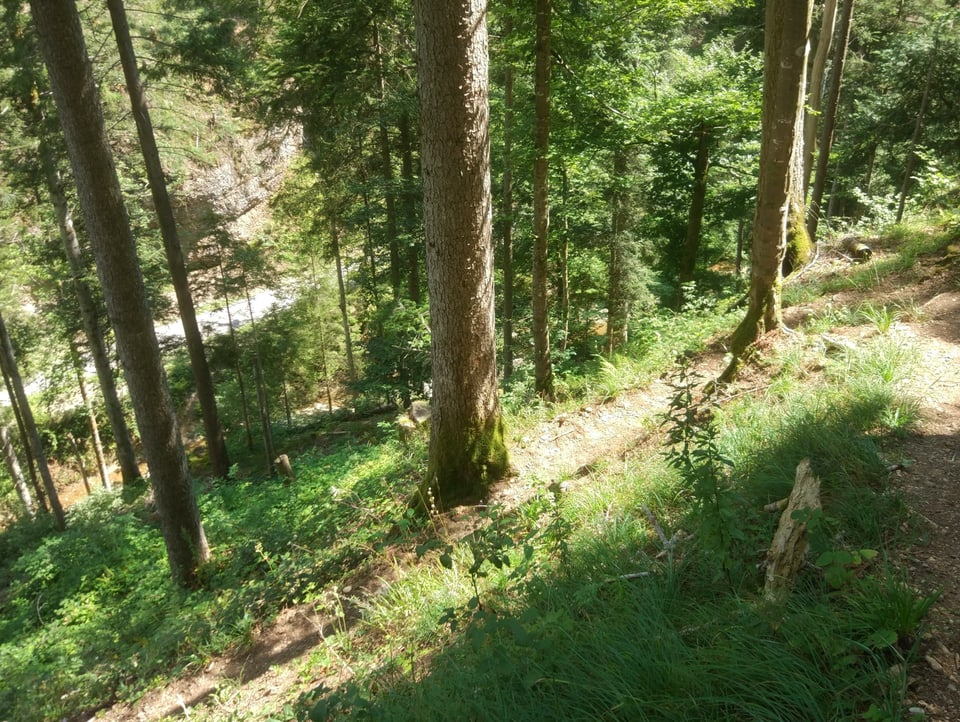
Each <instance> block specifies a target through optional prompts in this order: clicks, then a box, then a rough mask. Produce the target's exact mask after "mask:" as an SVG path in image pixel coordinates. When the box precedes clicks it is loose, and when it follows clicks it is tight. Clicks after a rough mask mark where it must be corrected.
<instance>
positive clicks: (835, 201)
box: [0, 0, 960, 584]
mask: <svg viewBox="0 0 960 722" xmlns="http://www.w3.org/2000/svg"><path fill="white" fill-rule="evenodd" d="M106 5H107V6H106V7H101V6H100V4H97V3H93V4H85V5H84V6H82V7H81V8H79V12H78V8H77V6H75V5H74V3H73V2H72V1H71V0H57V1H56V2H34V3H31V7H30V8H29V9H28V8H26V7H24V6H22V5H21V4H18V3H11V2H8V3H5V4H4V13H3V23H4V31H3V34H2V39H0V93H2V97H0V114H2V115H3V118H4V122H3V124H2V127H0V160H2V166H0V168H2V170H0V277H2V279H3V280H2V282H0V314H2V317H3V319H4V320H5V321H6V325H5V326H4V325H2V323H0V330H2V331H3V333H2V334H0V336H2V338H0V340H2V341H3V345H2V348H0V350H2V351H3V354H2V356H0V359H2V360H3V365H2V369H3V375H4V379H5V381H6V382H7V389H8V393H7V396H6V398H7V402H6V403H5V404H4V405H3V406H2V407H0V430H2V431H3V445H4V457H5V459H6V466H5V470H4V471H3V472H0V476H2V479H3V482H2V483H3V486H2V490H0V498H2V499H4V500H5V501H4V508H5V509H7V510H8V511H9V513H16V514H28V513H29V514H33V513H35V511H36V510H37V509H40V510H46V511H51V512H52V513H54V514H55V515H56V518H57V520H58V523H59V524H60V525H61V526H62V525H64V524H66V523H67V521H66V517H65V516H64V512H63V509H62V506H61V504H60V502H59V500H58V499H57V489H56V484H55V483H54V481H53V479H52V478H51V476H50V468H49V467H50V461H51V460H52V461H54V462H56V464H57V465H58V467H61V468H66V467H68V466H74V467H76V468H77V469H78V470H79V473H81V474H83V476H84V477H86V471H85V469H86V467H87V466H89V465H90V463H91V462H89V460H88V457H89V459H93V460H94V461H93V462H92V464H93V466H94V467H95V468H97V469H99V470H100V471H99V474H100V477H101V483H102V485H104V486H107V487H109V486H110V485H111V484H112V483H113V481H112V480H111V473H110V467H111V466H113V464H114V460H116V467H117V470H118V472H117V473H116V474H115V476H116V477H117V479H116V481H119V482H121V483H122V484H123V486H124V487H125V488H127V489H129V490H130V491H131V493H134V492H135V491H136V490H137V488H138V483H139V482H138V479H139V477H140V474H141V468H140V466H139V460H138V458H137V453H141V454H142V455H143V456H144V457H145V461H146V464H147V469H146V470H147V471H148V475H149V477H150V479H151V482H152V484H153V488H154V495H155V500H156V503H157V505H158V511H159V513H160V516H161V519H162V521H163V524H162V527H163V533H164V537H165V539H166V541H167V550H168V555H169V557H170V560H171V565H172V569H173V572H174V576H175V577H176V578H178V579H180V580H181V581H183V582H185V583H188V584H190V583H196V581H197V576H196V575H197V573H198V565H199V564H200V563H201V562H202V561H203V559H205V558H206V555H207V550H206V542H205V539H204V536H203V528H202V524H201V522H200V519H199V514H198V512H197V510H196V502H195V499H194V498H193V478H192V476H191V472H190V471H189V470H188V457H189V459H190V462H191V463H192V469H193V473H194V474H201V475H204V474H209V475H211V476H215V477H226V476H227V475H228V474H229V473H230V461H229V459H230V458H241V459H249V458H253V457H254V456H255V455H256V456H258V457H259V458H261V459H263V463H264V466H266V467H267V469H268V470H269V471H270V472H272V471H273V466H274V463H275V461H274V460H275V458H276V456H277V453H278V449H277V445H276V443H275V440H274V435H275V434H276V433H283V432H284V430H288V431H289V430H290V429H293V428H295V427H296V426H297V424H298V423H300V422H301V421H302V419H304V418H307V417H308V416H309V413H311V412H312V411H313V409H314V407H317V408H321V409H324V410H325V411H326V413H328V414H331V413H334V412H335V411H336V410H337V409H353V410H355V411H357V412H363V411H364V410H369V409H377V408H382V407H384V406H389V407H391V408H399V407H405V406H408V405H409V404H410V403H411V401H413V400H414V399H417V398H421V397H429V396H431V395H432V396H433V400H434V404H435V411H434V437H433V445H432V447H431V451H430V458H431V472H430V478H428V479H427V480H426V481H425V483H424V484H423V485H422V486H421V488H420V492H421V494H420V495H419V500H418V502H417V503H418V504H424V503H426V504H431V503H436V504H440V505H444V504H448V503H453V501H455V500H462V499H465V498H476V497H478V496H479V495H480V494H482V493H483V491H484V489H485V488H486V486H487V485H488V484H489V483H490V481H492V480H493V479H495V478H497V477H498V476H499V475H501V474H502V473H504V472H505V470H506V469H507V465H508V464H507V449H506V448H505V447H504V443H503V427H502V419H501V418H500V405H499V401H498V383H500V384H502V385H503V388H506V389H509V390H510V392H511V394H513V395H514V396H519V397H523V398H526V399H529V400H530V401H531V402H533V401H534V400H536V402H537V403H540V402H549V401H550V400H553V399H556V398H557V397H559V396H562V395H563V393H564V388H565V387H564V383H563V379H564V378H565V376H566V375H568V374H570V373H571V372H573V371H574V370H575V369H576V368H578V366H579V365H582V364H584V363H586V362H589V360H590V359H593V358H595V357H596V356H598V355H606V356H612V355H614V354H629V353H630V352H631V349H632V348H636V347H637V346H638V345H641V344H643V343H644V342H645V339H646V338H648V337H649V333H648V331H647V329H648V327H649V321H650V319H651V318H655V317H661V316H662V315H663V314H673V313H694V312H696V309H697V308H698V307H702V306H704V305H711V304H715V303H717V302H718V301H719V300H720V299H723V298H730V297H733V296H735V295H740V296H742V294H743V290H744V289H743V284H744V278H743V274H744V272H745V271H746V270H747V269H748V268H749V281H748V283H749V292H748V296H747V300H748V308H747V310H746V314H745V319H744V321H743V323H742V324H741V326H740V328H739V329H738V330H737V332H736V333H735V334H734V337H733V338H732V340H731V343H732V351H733V354H734V360H733V362H732V363H731V365H730V367H729V368H728V370H727V376H728V377H729V376H732V375H733V374H734V373H735V372H736V369H737V368H738V362H739V359H740V358H742V356H743V354H744V353H745V352H746V351H747V349H748V348H749V346H750V344H752V343H753V342H754V341H755V340H756V337H757V335H758V334H760V333H762V332H763V331H765V330H769V329H772V328H776V327H777V325H778V324H779V312H780V301H779V291H780V287H781V284H782V281H783V276H784V274H789V273H790V272H792V271H796V270H798V269H800V268H801V267H802V266H803V264H804V263H806V262H807V261H808V260H809V259H810V258H811V256H812V254H813V248H814V245H813V244H815V243H816V242H817V241H818V239H819V237H821V236H823V235H824V234H826V233H831V232H834V231H835V230H836V229H841V228H847V227H851V226H858V225H860V226H863V227H867V226H869V225H870V224H874V223H883V222H888V221H893V220H896V221H899V220H901V219H902V218H903V217H905V216H909V215H910V214H914V213H917V212H920V211H922V210H924V209H927V208H931V207H938V206H940V205H943V204H944V203H951V202H952V203H955V202H956V199H957V194H958V187H960V182H958V177H960V175H958V168H960V144H958V142H957V127H956V117H957V99H958V98H960V92H958V85H957V83H958V81H957V79H958V78H960V40H958V38H960V32H958V28H957V22H958V19H960V11H958V9H957V8H956V3H951V2H947V1H946V0H897V1H896V2H894V0H882V1H879V2H871V3H865V2H861V3H858V4H856V5H855V4H854V2H853V0H824V2H822V3H814V2H812V0H810V1H809V2H801V1H800V0H767V2H765V3H762V2H751V1H750V0H653V1H652V2H646V3H636V2H633V1H632V0H604V1H600V0H587V1H581V0H537V1H536V2H534V0H503V1H502V2H497V3H489V4H488V3H486V2H483V1H482V0H473V1H472V2H466V1H465V2H462V3H456V4H450V3H435V2H427V0H417V2H414V3H413V4H412V5H411V4H410V3H406V2H398V1H397V0H370V1H368V2H339V1H332V0H331V1H327V0H323V1H317V2H310V3H303V2H300V1H293V0H278V1H277V2H274V3H271V4H267V5H264V4H262V3H254V2H248V1H247V0H231V1H229V2H228V1H226V0H217V1H216V2H212V3H210V2H206V3H200V2H192V0H148V1H146V2H142V3H139V4H137V6H136V7H133V6H131V7H129V8H126V9H125V8H124V7H123V3H122V2H121V1H120V0H110V1H109V2H108V3H107V4H106ZM107 10H109V12H107ZM128 13H129V17H128ZM64 38H70V39H71V40H72V42H73V44H72V45H71V44H69V43H67V42H66V41H65V40H64ZM455 41H460V42H462V43H465V44H466V45H463V46H462V47H456V46H455ZM118 48H119V50H118ZM68 51H70V52H72V55H67V53H68ZM118 58H119V62H118ZM774 68H776V69H777V72H772V69H774ZM81 91H83V92H81ZM454 91H457V92H454ZM458 92H459V93H460V95H458V94H457V93H458ZM131 108H132V117H131ZM148 108H149V110H148ZM285 144H287V145H292V146H293V150H292V151H291V152H290V153H288V154H286V155H284V154H283V153H282V152H281V150H282V149H283V148H285V147H287V146H286V145H285ZM268 147H269V148H271V149H272V150H264V148H268ZM258 153H260V154H261V155H260V156H258V155H257V154H258ZM251 158H259V160H251ZM281 158H282V161H277V159H281ZM265 159H267V160H265ZM269 159H272V160H269ZM231 169H232V170H231ZM230 173H233V175H230ZM271 173H273V175H275V176H276V182H273V183H272V184H268V183H266V181H263V185H262V186H257V184H256V182H258V181H260V180H261V179H260V176H264V177H266V176H267V175H270V174H271ZM217 174H220V175H217ZM224 178H226V180H224ZM218 183H219V184H220V185H217V184H218ZM204 184H207V185H208V186H209V187H210V188H213V190H209V189H208V190H206V191H204V190H203V186H204ZM248 186H249V188H252V189H253V190H250V189H249V188H248ZM94 269H95V270H94ZM265 294H270V296H269V297H271V298H275V299H279V301H278V302H277V303H276V304H275V305H274V306H273V307H272V309H271V310H270V311H269V312H268V313H265V314H263V313H259V312H258V311H257V310H256V305H257V303H256V302H257V301H258V300H259V299H260V298H262V297H264V296H265ZM171 299H173V301H171ZM174 305H175V307H176V308H177V309H178V311H179V313H178V314H176V313H174V312H173V311H172V310H171V307H172V306H174ZM195 306H196V308H195ZM208 308H220V309H224V311H223V312H224V313H225V314H226V315H227V319H226V323H225V324H224V326H223V327H222V329H220V330H218V329H215V328H207V329H205V328H203V323H202V322H200V321H198V317H203V314H202V313H198V311H200V312H202V311H204V310H206V309H208ZM174 317H178V318H181V319H182V324H183V329H184V337H185V342H184V343H182V344H181V343H180V342H179V341H177V342H175V343H173V344H171V345H169V346H168V345H167V344H166V343H161V342H164V339H163V338H160V339H159V340H158V337H157V335H156V333H155V331H154V323H161V322H168V321H169V320H170V319H172V318H174ZM117 357H119V360H120V365H119V366H118V364H117ZM120 367H122V372H123V373H122V377H121V374H120V373H119V371H120ZM88 376H90V378H88ZM94 378H95V379H96V381H93V379H94ZM24 380H26V381H27V382H30V381H33V384H32V385H31V384H29V383H28V384H27V387H26V388H28V389H30V390H31V391H33V390H39V391H38V392H37V393H27V392H26V391H24V383H23V381H24ZM94 388H96V389H97V390H98V391H97V392H96V393H95V392H94ZM31 407H33V408H31ZM131 412H132V414H131ZM201 429H202V431H201ZM200 440H202V444H200V447H199V448H201V449H202V452H201V453H198V452H197V446H196V445H195V443H194V442H195V441H200ZM185 443H186V445H187V448H185V447H184V444H185ZM8 477H9V481H10V482H12V483H8V481H7V478H8ZM413 492H414V490H413V489H411V494H413ZM427 497H430V499H429V501H428V500H427Z"/></svg>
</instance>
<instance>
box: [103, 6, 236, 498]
mask: <svg viewBox="0 0 960 722" xmlns="http://www.w3.org/2000/svg"><path fill="white" fill-rule="evenodd" d="M107 7H109V8H110V18H111V20H112V21H113V33H114V35H115V36H116V38H117V47H118V49H119V51H120V64H121V65H122V66H123V75H124V77H125V78H126V81H127V92H128V93H129V94H130V105H131V107H132V109H133V118H134V120H135V121H136V124H137V135H138V136H139V139H140V149H141V150H142V151H143V160H144V163H145V164H146V168H147V180H148V182H149V184H150V194H151V195H152V197H153V205H154V207H155V209H156V211H157V220H158V221H159V224H160V235H161V236H162V237H163V250H164V252H165V253H166V256H167V267H168V268H169V269H170V278H171V280H172V281H173V288H174V291H175V292H176V295H177V304H178V305H179V307H180V320H181V322H182V324H183V336H184V339H185V340H186V342H187V353H188V354H189V356H190V368H191V370H192V371H193V381H194V384H195V385H196V387H197V399H198V400H199V402H200V412H201V415H202V416H203V430H204V434H205V435H206V437H207V455H208V456H209V458H210V469H211V471H212V473H213V475H214V476H215V477H219V478H222V479H225V478H226V477H227V474H228V473H229V472H230V458H229V456H228V454H227V440H226V438H225V437H224V435H223V426H222V424H221V423H220V413H219V411H218V410H217V394H216V390H215V389H214V386H213V379H212V378H211V376H210V366H209V365H208V364H207V357H206V353H205V352H204V349H203V336H202V335H201V333H200V327H199V325H198V324H197V311H196V309H195V308H194V305H193V296H192V294H191V293H190V282H189V279H188V278H187V268H186V265H185V264H184V260H183V248H182V247H181V245H180V237H179V234H178V233H177V223H176V220H175V219H174V217H173V206H172V205H171V204H170V195H169V194H168V193H167V182H166V179H165V178H164V175H163V166H162V164H161V163H160V152H159V151H158V150H157V140H156V138H155V137H154V134H153V124H152V123H151V121H150V111H149V110H148V109H147V99H146V96H145V95H144V92H143V84H142V83H141V82H140V71H139V69H138V67H137V56H136V55H135V54H134V51H133V41H132V40H131V39H130V27H129V26H128V25H127V14H126V12H125V11H124V9H123V0H107Z"/></svg>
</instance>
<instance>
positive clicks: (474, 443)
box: [414, 415, 510, 510]
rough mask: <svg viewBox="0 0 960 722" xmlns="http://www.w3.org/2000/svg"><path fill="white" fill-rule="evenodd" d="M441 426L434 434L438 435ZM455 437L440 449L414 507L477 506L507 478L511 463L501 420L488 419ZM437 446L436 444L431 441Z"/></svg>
mask: <svg viewBox="0 0 960 722" xmlns="http://www.w3.org/2000/svg"><path fill="white" fill-rule="evenodd" d="M437 431H438V429H437V426H435V425H434V426H433V427H432V433H437ZM457 431H458V432H459V433H456V434H452V436H455V437H456V438H447V439H446V440H445V441H446V443H442V442H441V443H439V444H437V445H436V450H435V452H434V453H433V454H431V459H430V466H429V470H428V473H427V476H426V479H425V480H424V481H423V482H422V483H421V484H420V487H419V488H418V490H417V497H416V499H415V502H414V506H416V507H418V508H420V509H421V510H426V509H429V508H430V507H432V506H435V507H437V508H441V509H445V508H449V507H451V506H453V505H456V504H461V503H467V502H475V501H478V500H480V499H481V498H482V497H483V495H484V494H485V493H486V492H487V489H488V488H489V486H490V484H491V483H493V482H494V481H496V480H497V479H500V478H501V477H503V475H504V474H505V473H506V471H507V468H508V466H509V463H510V459H509V455H508V453H507V447H506V444H505V441H504V427H503V419H502V417H501V416H499V415H497V416H496V417H491V418H487V419H485V420H483V421H480V420H477V422H476V423H474V424H472V425H469V426H467V427H465V428H462V429H458V430H457ZM431 446H433V440H432V441H431Z"/></svg>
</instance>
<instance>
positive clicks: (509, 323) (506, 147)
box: [502, 0, 514, 381]
mask: <svg viewBox="0 0 960 722" xmlns="http://www.w3.org/2000/svg"><path fill="white" fill-rule="evenodd" d="M512 13H513V0H507V2H506V9H505V17H504V23H503V33H504V36H505V37H506V38H507V39H509V38H510V36H511V35H512V34H513V17H512ZM502 183H503V199H502V202H503V208H502V213H503V224H502V229H503V238H502V243H503V378H504V380H505V381H506V380H507V379H509V378H510V377H511V376H513V366H514V362H513V284H514V280H513V65H512V64H511V63H510V61H509V60H508V61H507V66H506V68H505V69H504V71H503V181H502Z"/></svg>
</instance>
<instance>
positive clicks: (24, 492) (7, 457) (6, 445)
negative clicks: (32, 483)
mask: <svg viewBox="0 0 960 722" xmlns="http://www.w3.org/2000/svg"><path fill="white" fill-rule="evenodd" d="M0 446H2V447H3V460H4V462H6V465H7V472H8V473H9V474H10V478H11V479H13V486H14V488H15V489H16V490H17V496H19V497H20V501H21V502H23V508H24V509H26V511H27V514H28V515H29V516H30V518H31V519H32V518H33V517H35V516H36V515H37V509H36V507H35V506H34V505H33V499H32V498H30V489H29V487H28V486H27V480H26V479H25V478H24V476H23V470H22V469H21V468H20V461H19V459H17V452H16V450H15V449H14V448H13V443H12V442H11V441H10V430H9V429H8V428H7V427H6V426H5V425H3V424H0Z"/></svg>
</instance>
